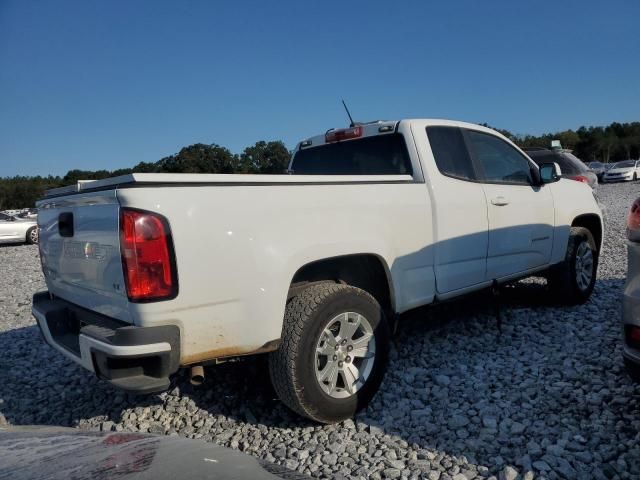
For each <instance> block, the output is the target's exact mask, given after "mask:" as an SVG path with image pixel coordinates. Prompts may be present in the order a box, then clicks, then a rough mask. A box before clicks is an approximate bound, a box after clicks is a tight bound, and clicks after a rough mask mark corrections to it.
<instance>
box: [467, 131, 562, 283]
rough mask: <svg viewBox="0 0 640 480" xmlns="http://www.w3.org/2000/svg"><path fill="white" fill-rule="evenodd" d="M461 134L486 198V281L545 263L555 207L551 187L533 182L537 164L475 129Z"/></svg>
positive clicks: (489, 135)
mask: <svg viewBox="0 0 640 480" xmlns="http://www.w3.org/2000/svg"><path fill="white" fill-rule="evenodd" d="M465 135H466V138H467V143H468V145H469V150H470V151H471V154H472V156H473V158H474V161H475V164H476V168H477V169H478V170H479V171H480V174H481V176H482V187H483V189H484V192H485V195H486V199H487V208H488V218H489V252H488V254H487V277H486V279H487V280H493V279H496V278H501V277H505V276H508V275H512V274H516V273H518V272H524V271H526V270H530V269H533V268H536V267H540V266H544V265H546V264H548V263H549V261H550V259H551V249H552V246H553V225H554V223H555V219H554V205H553V197H552V195H551V191H550V189H549V188H548V187H545V186H537V185H535V182H534V180H533V175H532V173H531V169H532V168H536V167H535V166H534V165H533V164H532V163H531V162H530V160H528V159H527V158H526V157H525V156H524V155H522V154H521V153H520V152H519V151H518V150H516V149H515V148H514V147H513V146H511V145H510V144H509V143H507V142H505V141H504V140H502V139H501V138H498V137H496V136H494V135H491V134H488V133H484V132H479V131H475V130H466V133H465Z"/></svg>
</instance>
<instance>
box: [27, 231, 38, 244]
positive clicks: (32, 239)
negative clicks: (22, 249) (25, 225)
mask: <svg viewBox="0 0 640 480" xmlns="http://www.w3.org/2000/svg"><path fill="white" fill-rule="evenodd" d="M26 241H27V243H29V244H34V243H38V227H31V228H30V229H29V230H27V236H26Z"/></svg>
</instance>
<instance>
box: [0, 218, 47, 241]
mask: <svg viewBox="0 0 640 480" xmlns="http://www.w3.org/2000/svg"><path fill="white" fill-rule="evenodd" d="M37 222H38V220H37V219H36V218H17V217H14V216H11V215H7V214H6V213H0V243H22V242H26V243H38V223H37Z"/></svg>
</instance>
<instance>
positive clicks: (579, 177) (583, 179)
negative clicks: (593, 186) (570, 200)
mask: <svg viewBox="0 0 640 480" xmlns="http://www.w3.org/2000/svg"><path fill="white" fill-rule="evenodd" d="M569 178H570V179H571V180H575V181H576V182H582V183H589V179H588V178H587V177H585V176H584V175H572V176H570V177H569Z"/></svg>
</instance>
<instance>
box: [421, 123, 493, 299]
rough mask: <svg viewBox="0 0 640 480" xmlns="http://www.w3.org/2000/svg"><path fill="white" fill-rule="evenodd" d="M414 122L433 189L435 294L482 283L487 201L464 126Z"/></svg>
mask: <svg viewBox="0 0 640 480" xmlns="http://www.w3.org/2000/svg"><path fill="white" fill-rule="evenodd" d="M413 128H414V132H413V133H414V138H415V139H416V142H417V144H418V146H419V151H420V152H421V156H422V157H423V165H424V168H425V177H426V179H425V180H426V182H427V184H428V185H429V187H430V193H431V195H432V205H433V224H434V231H435V243H434V246H433V248H434V270H435V276H436V288H437V291H438V294H444V293H448V292H452V291H455V290H460V289H464V288H468V287H472V286H474V285H477V284H479V283H482V282H484V281H485V271H486V260H487V248H488V242H489V238H488V222H487V204H486V199H485V195H484V191H483V189H482V185H481V184H480V183H478V182H477V181H476V172H475V170H474V166H473V163H472V161H471V158H470V156H469V153H468V151H467V147H466V145H465V141H464V138H463V135H462V131H461V130H460V129H459V128H458V127H453V126H426V128H425V127H424V126H422V125H419V124H418V125H415V126H414V127H413ZM423 145H424V147H425V148H422V146H423Z"/></svg>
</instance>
